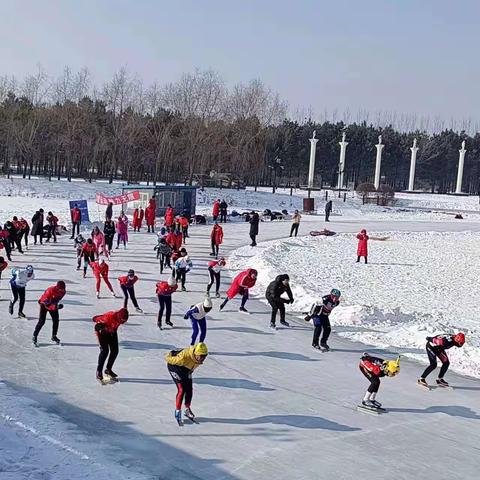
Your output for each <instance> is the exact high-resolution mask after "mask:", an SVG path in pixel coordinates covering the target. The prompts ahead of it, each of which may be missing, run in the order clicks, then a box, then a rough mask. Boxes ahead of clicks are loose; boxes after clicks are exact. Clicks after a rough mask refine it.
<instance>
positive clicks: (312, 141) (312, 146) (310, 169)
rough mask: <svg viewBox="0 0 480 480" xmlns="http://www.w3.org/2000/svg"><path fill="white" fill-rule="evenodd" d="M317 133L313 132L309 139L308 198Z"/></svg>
mask: <svg viewBox="0 0 480 480" xmlns="http://www.w3.org/2000/svg"><path fill="white" fill-rule="evenodd" d="M316 135H317V132H316V131H315V130H314V131H313V135H312V138H311V139H310V165H309V168H308V197H309V198H310V190H311V189H312V188H313V178H314V176H315V155H316V153H317V142H318V138H316Z"/></svg>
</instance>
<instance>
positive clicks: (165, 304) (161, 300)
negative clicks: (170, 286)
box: [157, 295, 172, 326]
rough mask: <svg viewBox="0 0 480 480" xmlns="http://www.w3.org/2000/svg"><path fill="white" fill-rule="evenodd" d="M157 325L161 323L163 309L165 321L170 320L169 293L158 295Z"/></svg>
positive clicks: (170, 300)
mask: <svg viewBox="0 0 480 480" xmlns="http://www.w3.org/2000/svg"><path fill="white" fill-rule="evenodd" d="M158 304H159V306H160V308H159V309H158V318H157V323H158V325H160V326H161V325H162V317H163V311H164V310H165V321H166V322H167V324H168V322H170V316H171V315H172V296H171V295H158Z"/></svg>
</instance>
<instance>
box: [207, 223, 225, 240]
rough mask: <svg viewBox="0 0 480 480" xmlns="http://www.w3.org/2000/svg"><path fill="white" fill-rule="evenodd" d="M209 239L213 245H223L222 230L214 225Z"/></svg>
mask: <svg viewBox="0 0 480 480" xmlns="http://www.w3.org/2000/svg"><path fill="white" fill-rule="evenodd" d="M210 238H211V240H212V243H213V244H214V245H221V244H222V243H223V228H222V227H221V226H220V225H218V224H217V225H214V226H213V228H212V232H211V233H210Z"/></svg>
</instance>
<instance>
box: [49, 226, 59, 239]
mask: <svg viewBox="0 0 480 480" xmlns="http://www.w3.org/2000/svg"><path fill="white" fill-rule="evenodd" d="M52 237H53V241H54V242H56V241H57V227H55V226H53V225H49V226H48V233H47V242H48V241H49V240H50V238H52Z"/></svg>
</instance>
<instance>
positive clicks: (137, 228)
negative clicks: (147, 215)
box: [133, 208, 141, 232]
mask: <svg viewBox="0 0 480 480" xmlns="http://www.w3.org/2000/svg"><path fill="white" fill-rule="evenodd" d="M140 225H141V222H140V213H139V211H138V208H136V209H135V210H134V211H133V231H134V232H137V231H138V232H139V231H140Z"/></svg>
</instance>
